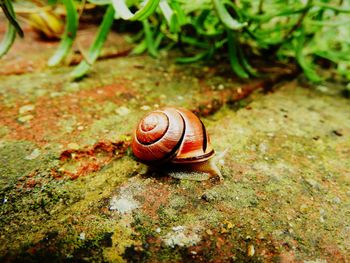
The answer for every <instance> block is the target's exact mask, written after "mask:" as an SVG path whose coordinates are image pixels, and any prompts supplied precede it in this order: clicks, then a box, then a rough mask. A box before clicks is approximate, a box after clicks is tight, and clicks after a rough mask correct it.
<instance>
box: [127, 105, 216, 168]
mask: <svg viewBox="0 0 350 263" xmlns="http://www.w3.org/2000/svg"><path fill="white" fill-rule="evenodd" d="M132 150H133V152H134V154H135V156H136V157H137V158H138V159H140V160H141V161H143V162H146V163H151V162H157V161H159V162H165V161H170V162H172V163H195V162H203V161H206V160H208V159H209V158H211V157H212V156H213V155H214V150H213V148H212V147H211V145H210V139H209V136H208V134H207V131H206V129H205V127H204V125H203V123H202V122H201V120H200V119H199V118H198V117H197V116H196V115H194V114H193V113H192V112H190V111H188V110H186V109H183V108H164V109H162V110H156V111H153V112H151V113H149V114H148V115H146V116H145V117H144V118H143V119H142V120H141V121H140V122H139V124H138V126H137V128H136V131H135V133H134V138H133V142H132Z"/></svg>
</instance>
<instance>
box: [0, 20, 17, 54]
mask: <svg viewBox="0 0 350 263" xmlns="http://www.w3.org/2000/svg"><path fill="white" fill-rule="evenodd" d="M15 39H16V28H15V27H14V26H13V25H12V24H11V23H10V22H9V23H8V26H7V31H6V33H5V36H4V38H3V39H2V41H1V43H0V58H1V57H2V56H4V55H5V54H6V53H7V51H8V50H9V49H10V48H11V46H12V44H13V42H14V41H15Z"/></svg>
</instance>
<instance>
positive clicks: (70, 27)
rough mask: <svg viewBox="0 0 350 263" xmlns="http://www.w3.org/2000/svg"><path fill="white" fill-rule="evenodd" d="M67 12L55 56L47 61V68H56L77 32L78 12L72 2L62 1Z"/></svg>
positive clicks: (65, 54)
mask: <svg viewBox="0 0 350 263" xmlns="http://www.w3.org/2000/svg"><path fill="white" fill-rule="evenodd" d="M62 1H63V4H64V6H65V7H66V11H67V21H66V28H65V31H64V34H63V37H62V40H61V42H60V45H59V46H58V48H57V50H56V52H55V54H54V55H53V56H52V57H51V58H50V59H49V62H48V65H49V66H56V65H57V64H59V63H60V62H61V61H62V60H63V59H64V58H65V57H66V56H67V54H68V52H69V50H70V48H71V47H72V45H73V42H74V39H75V37H76V35H77V30H78V23H79V21H78V12H77V10H76V8H75V6H74V3H73V1H72V0H62Z"/></svg>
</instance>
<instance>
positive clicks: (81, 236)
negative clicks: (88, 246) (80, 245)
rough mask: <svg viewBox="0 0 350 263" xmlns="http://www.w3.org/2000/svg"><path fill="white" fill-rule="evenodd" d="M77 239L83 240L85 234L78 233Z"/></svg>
mask: <svg viewBox="0 0 350 263" xmlns="http://www.w3.org/2000/svg"><path fill="white" fill-rule="evenodd" d="M79 239H81V240H85V233H84V232H81V233H80V235H79Z"/></svg>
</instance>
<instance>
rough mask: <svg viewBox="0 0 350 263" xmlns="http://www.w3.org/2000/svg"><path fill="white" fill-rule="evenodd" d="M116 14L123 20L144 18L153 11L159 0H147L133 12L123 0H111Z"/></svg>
mask: <svg viewBox="0 0 350 263" xmlns="http://www.w3.org/2000/svg"><path fill="white" fill-rule="evenodd" d="M111 1H112V5H113V7H114V9H115V11H116V13H118V15H119V16H120V17H121V18H122V19H124V20H144V19H146V18H147V17H149V16H150V15H152V14H153V13H154V11H155V10H156V8H157V7H158V4H159V1H160V0H147V2H146V4H145V5H144V6H143V7H141V8H140V9H139V10H138V11H137V12H136V13H135V14H133V13H132V12H131V11H130V9H129V7H128V6H127V4H126V3H125V1H124V0H111Z"/></svg>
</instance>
